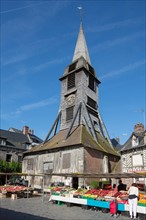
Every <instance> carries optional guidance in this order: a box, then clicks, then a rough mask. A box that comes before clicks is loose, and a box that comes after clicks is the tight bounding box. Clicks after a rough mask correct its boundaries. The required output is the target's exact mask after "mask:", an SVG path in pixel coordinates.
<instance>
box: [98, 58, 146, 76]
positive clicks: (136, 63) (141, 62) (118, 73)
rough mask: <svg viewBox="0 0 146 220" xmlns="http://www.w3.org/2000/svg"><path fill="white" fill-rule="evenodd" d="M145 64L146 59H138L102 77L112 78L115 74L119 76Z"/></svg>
mask: <svg viewBox="0 0 146 220" xmlns="http://www.w3.org/2000/svg"><path fill="white" fill-rule="evenodd" d="M144 64H146V60H141V61H137V62H135V63H131V64H129V65H126V66H124V67H122V68H121V69H118V70H114V71H112V72H110V73H107V74H105V75H103V76H101V77H100V79H105V78H111V77H113V76H118V75H120V74H122V73H124V72H127V71H129V70H132V69H135V68H137V67H139V66H143V65H144Z"/></svg>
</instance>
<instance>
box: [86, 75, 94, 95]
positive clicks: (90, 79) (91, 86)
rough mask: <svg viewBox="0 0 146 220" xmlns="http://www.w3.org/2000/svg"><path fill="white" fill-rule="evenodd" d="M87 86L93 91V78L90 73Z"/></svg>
mask: <svg viewBox="0 0 146 220" xmlns="http://www.w3.org/2000/svg"><path fill="white" fill-rule="evenodd" d="M88 86H89V88H90V89H92V90H93V91H95V80H94V77H93V76H92V75H89V85H88Z"/></svg>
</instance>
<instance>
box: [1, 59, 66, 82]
mask: <svg viewBox="0 0 146 220" xmlns="http://www.w3.org/2000/svg"><path fill="white" fill-rule="evenodd" d="M69 58H70V56H67V57H62V58H56V59H53V60H50V61H47V62H45V63H41V64H39V65H34V66H31V67H29V66H28V67H27V66H22V65H21V67H20V69H18V70H17V71H15V73H14V74H12V73H11V75H9V76H7V77H6V76H5V75H4V76H3V77H1V80H2V81H3V82H8V81H11V80H13V79H15V78H17V77H20V76H25V75H32V74H34V73H37V72H42V71H43V70H44V69H45V68H50V66H51V65H58V64H61V63H63V62H64V61H66V60H68V59H69Z"/></svg>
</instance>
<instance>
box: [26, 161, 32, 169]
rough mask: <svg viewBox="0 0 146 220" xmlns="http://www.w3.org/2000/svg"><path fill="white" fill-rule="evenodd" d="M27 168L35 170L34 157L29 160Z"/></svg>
mask: <svg viewBox="0 0 146 220" xmlns="http://www.w3.org/2000/svg"><path fill="white" fill-rule="evenodd" d="M27 170H33V159H28V160H27Z"/></svg>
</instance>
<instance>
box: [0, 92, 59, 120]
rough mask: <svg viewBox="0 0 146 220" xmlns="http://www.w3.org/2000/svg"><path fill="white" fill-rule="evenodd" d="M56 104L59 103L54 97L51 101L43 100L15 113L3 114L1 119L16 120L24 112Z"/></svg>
mask: <svg viewBox="0 0 146 220" xmlns="http://www.w3.org/2000/svg"><path fill="white" fill-rule="evenodd" d="M56 102H57V97H55V96H54V97H51V98H49V99H44V100H41V101H38V102H34V103H30V104H26V105H22V106H20V107H19V108H17V109H16V111H14V112H10V113H6V114H2V115H1V118H2V119H4V120H9V119H12V118H16V117H17V116H19V115H20V114H22V113H23V112H26V111H32V110H34V109H38V108H42V107H44V106H47V105H52V104H54V103H56Z"/></svg>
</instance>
